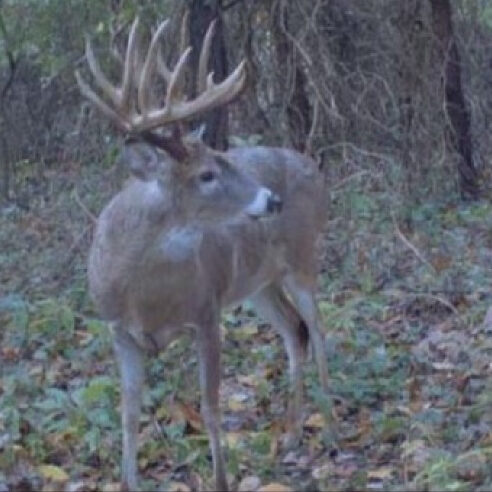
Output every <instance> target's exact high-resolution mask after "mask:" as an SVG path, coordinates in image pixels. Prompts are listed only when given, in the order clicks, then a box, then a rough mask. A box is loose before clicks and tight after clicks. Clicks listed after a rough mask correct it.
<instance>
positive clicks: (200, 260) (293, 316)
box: [77, 19, 327, 490]
mask: <svg viewBox="0 0 492 492" xmlns="http://www.w3.org/2000/svg"><path fill="white" fill-rule="evenodd" d="M137 25H138V19H137V20H135V22H134V23H133V25H132V28H131V31H130V36H129V41H128V48H127V54H126V59H125V66H124V73H123V82H122V86H121V87H120V88H117V87H114V86H113V85H112V84H111V83H110V82H109V81H108V80H107V79H106V78H105V76H104V75H103V74H102V72H101V70H100V68H99V66H98V64H97V61H96V60H95V58H94V55H93V52H92V48H91V47H90V43H88V44H87V48H86V56H87V60H88V62H89V66H90V68H91V71H92V73H93V75H94V78H95V79H96V81H97V82H98V83H99V85H100V87H101V90H102V92H103V96H104V99H103V98H101V96H99V95H97V94H96V93H95V92H94V91H93V90H92V89H91V88H89V86H88V85H87V84H86V83H85V82H84V81H83V80H82V78H81V77H80V75H78V74H77V80H78V83H79V86H80V88H81V91H82V93H83V94H84V95H85V96H86V97H87V98H88V99H89V100H91V101H92V102H93V103H94V104H95V105H96V106H97V107H98V108H99V109H100V110H101V111H102V113H103V114H104V115H106V116H107V117H108V118H109V119H111V120H112V121H113V122H114V123H115V124H116V125H117V126H118V127H119V128H120V130H122V131H123V132H125V133H127V134H128V133H130V138H129V139H128V140H127V142H126V143H125V145H124V148H123V153H122V160H123V161H124V162H125V163H126V164H127V165H128V167H129V168H130V170H131V171H132V173H133V174H134V178H133V179H132V180H131V181H130V182H129V184H128V185H127V186H126V187H124V188H123V190H122V191H121V192H120V193H118V194H117V195H116V196H115V197H114V198H113V199H112V200H111V201H110V203H109V204H108V205H107V206H106V208H105V209H104V210H103V212H102V213H101V215H100V217H99V220H98V223H97V227H96V232H95V236H94V241H93V244H92V248H91V251H90V255H89V266H88V276H89V288H90V292H91V295H92V298H93V300H94V303H95V305H96V307H97V308H98V310H99V312H100V313H101V316H102V317H103V318H105V319H106V320H108V321H109V322H110V324H111V327H112V332H113V335H114V349H115V354H116V358H117V360H118V364H119V369H120V375H121V385H122V390H121V394H122V427H123V459H122V483H123V486H124V488H126V489H129V490H134V489H135V488H136V487H137V460H136V456H137V437H138V424H139V415H140V407H141V401H142V388H143V382H144V358H145V356H146V355H152V354H153V353H155V352H156V351H157V350H161V349H164V348H165V347H166V345H167V344H168V343H169V342H170V341H171V340H173V339H174V338H176V337H177V336H179V335H182V334H183V333H191V334H192V335H193V336H194V338H195V340H196V347H197V351H198V359H199V378H200V387H201V412H202V416H203V421H204V424H205V427H206V429H207V431H208V434H209V438H210V448H211V452H212V461H213V466H214V476H215V481H216V487H217V490H226V489H227V480H226V472H225V463H224V458H223V455H222V449H221V445H220V412H219V386H220V372H221V369H220V353H221V339H220V329H219V322H220V312H221V309H222V308H223V307H226V306H229V305H231V304H235V303H238V302H240V301H242V300H243V299H244V298H245V297H250V299H251V300H252V301H253V304H254V306H255V308H256V310H257V312H258V314H259V315H260V316H261V317H262V318H264V319H265V321H267V322H270V323H271V324H272V325H273V326H274V327H275V328H276V329H277V330H278V331H279V333H280V335H281V336H282V339H283V341H284V345H285V349H286V351H287V355H288V361H289V375H290V383H291V384H290V399H289V405H288V421H287V435H288V436H289V437H290V438H294V437H295V436H297V435H298V434H299V432H300V430H301V427H302V426H301V410H302V366H303V362H304V358H305V355H306V345H307V341H308V339H311V341H312V346H313V348H314V355H315V360H316V364H317V367H318V372H319V377H320V382H321V386H322V388H323V389H326V388H327V369H326V361H325V354H324V341H323V336H322V334H321V330H320V317H319V313H318V310H317V307H316V302H315V298H314V294H315V289H316V276H317V267H316V249H315V242H316V238H317V236H318V233H319V231H320V229H321V227H322V224H323V221H324V211H325V204H324V200H323V195H324V184H323V179H322V176H321V174H320V173H319V171H318V169H317V166H316V164H315V163H314V161H313V160H312V159H310V158H308V157H306V156H304V155H301V154H299V153H297V152H295V151H292V150H287V149H279V148H268V147H251V148H237V149H232V150H230V151H228V152H226V153H221V152H217V151H214V150H212V149H210V148H209V147H207V146H206V145H205V144H203V142H202V141H201V138H200V137H199V136H196V135H193V134H191V135H188V136H183V135H182V134H181V132H180V131H179V126H178V127H176V126H175V131H174V133H173V134H172V135H171V136H170V135H169V134H165V133H163V132H162V131H161V130H162V128H161V127H163V126H165V125H167V124H173V125H175V124H176V121H177V120H182V119H186V118H188V117H191V116H194V115H196V113H198V112H202V111H204V110H207V109H210V108H212V107H216V106H218V105H221V104H225V103H227V102H229V101H230V100H232V99H233V98H235V97H236V96H237V95H238V94H239V93H240V92H241V90H242V88H243V87H244V83H245V69H244V63H242V64H240V65H239V66H238V68H237V69H236V70H235V71H234V72H233V73H232V74H231V75H230V76H229V77H228V78H227V79H226V80H225V81H223V82H222V83H220V84H215V83H214V82H213V80H212V77H211V75H209V76H208V77H207V78H206V79H205V74H206V66H207V61H208V51H209V49H210V40H211V36H212V33H213V24H212V26H211V27H210V28H209V31H208V32H207V34H206V35H205V39H204V48H203V50H202V53H201V55H200V67H199V70H198V73H199V74H202V75H201V76H200V80H199V81H198V82H199V83H198V87H199V95H198V96H197V98H196V99H194V100H191V101H188V100H184V99H183V97H182V94H181V88H180V85H179V82H180V80H181V79H182V78H183V69H184V68H183V67H184V65H185V61H186V58H187V56H188V54H189V49H188V50H185V51H184V52H183V54H182V55H181V57H180V59H179V61H178V62H177V64H176V68H175V69H174V71H171V70H169V69H168V68H167V66H166V65H165V64H164V62H163V61H162V60H160V61H159V60H158V61H157V62H156V60H155V57H156V56H157V52H158V41H159V38H160V36H161V34H162V32H163V31H164V29H165V27H166V25H167V22H164V23H162V24H161V25H160V26H159V28H158V29H157V30H156V32H155V33H154V35H153V37H152V40H151V43H150V47H149V50H148V53H147V56H146V58H145V62H144V63H143V65H142V64H140V65H138V64H137V63H136V60H137V41H136V31H137ZM157 67H159V71H160V74H161V76H162V77H163V78H164V79H165V81H166V84H167V93H166V102H165V106H164V107H163V108H157V109H156V108H153V107H152V106H151V104H150V100H151V97H150V95H149V90H150V81H151V79H152V75H153V71H154V70H155V69H156V68H157ZM135 95H136V96H137V97H136V99H137V100H136V101H135V100H133V99H132V98H134V96H135ZM281 209H282V210H281Z"/></svg>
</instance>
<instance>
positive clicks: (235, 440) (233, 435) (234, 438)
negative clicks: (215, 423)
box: [225, 432, 244, 449]
mask: <svg viewBox="0 0 492 492" xmlns="http://www.w3.org/2000/svg"><path fill="white" fill-rule="evenodd" d="M243 438H244V434H243V433H242V432H228V433H227V434H226V435H225V440H226V443H227V445H228V446H229V447H230V448H232V449H234V448H237V446H238V444H239V443H240V441H241V440H242V439H243Z"/></svg>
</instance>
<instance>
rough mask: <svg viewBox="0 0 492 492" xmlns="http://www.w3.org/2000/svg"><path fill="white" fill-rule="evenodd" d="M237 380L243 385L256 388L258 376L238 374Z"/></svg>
mask: <svg viewBox="0 0 492 492" xmlns="http://www.w3.org/2000/svg"><path fill="white" fill-rule="evenodd" d="M237 380H238V382H239V383H240V384H244V386H249V387H251V388H256V387H257V386H258V384H259V380H258V376H256V375H254V374H250V375H248V376H243V375H239V376H238V377H237Z"/></svg>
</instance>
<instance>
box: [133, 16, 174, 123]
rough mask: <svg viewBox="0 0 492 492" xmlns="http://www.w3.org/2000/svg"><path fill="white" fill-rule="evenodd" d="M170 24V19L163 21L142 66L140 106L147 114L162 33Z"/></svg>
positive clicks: (139, 89)
mask: <svg viewBox="0 0 492 492" xmlns="http://www.w3.org/2000/svg"><path fill="white" fill-rule="evenodd" d="M168 25H169V20H165V21H163V22H161V24H160V25H159V27H158V28H157V31H156V32H155V33H154V35H153V36H152V41H151V42H150V46H149V49H148V51H147V56H146V57H145V63H144V65H143V68H142V74H141V76H140V81H139V84H138V94H137V97H138V106H139V109H140V111H141V112H142V113H143V114H145V113H146V112H147V111H148V109H149V99H150V89H149V84H150V82H151V79H152V75H153V73H154V69H155V66H156V55H157V51H158V49H159V40H160V37H161V36H162V33H163V32H164V31H165V29H166V28H167V26H168Z"/></svg>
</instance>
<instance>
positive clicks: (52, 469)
mask: <svg viewBox="0 0 492 492" xmlns="http://www.w3.org/2000/svg"><path fill="white" fill-rule="evenodd" d="M38 472H39V474H40V475H41V476H42V477H43V478H44V479H45V480H49V481H50V482H58V483H63V482H67V481H68V479H69V478H70V477H69V476H68V473H67V472H66V471H65V470H63V468H60V467H59V466H55V465H41V466H38Z"/></svg>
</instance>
